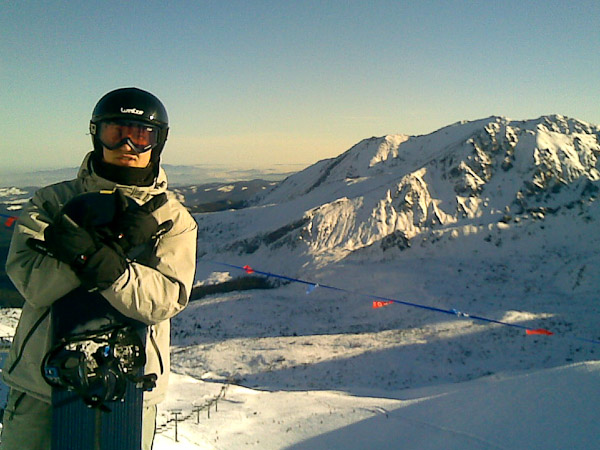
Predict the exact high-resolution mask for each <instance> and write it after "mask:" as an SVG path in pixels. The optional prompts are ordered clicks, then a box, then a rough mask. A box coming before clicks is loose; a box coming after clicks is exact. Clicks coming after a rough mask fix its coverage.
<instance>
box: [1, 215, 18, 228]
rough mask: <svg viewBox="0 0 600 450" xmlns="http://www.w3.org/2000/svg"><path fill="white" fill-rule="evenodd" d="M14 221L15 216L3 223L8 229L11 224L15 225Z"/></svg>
mask: <svg viewBox="0 0 600 450" xmlns="http://www.w3.org/2000/svg"><path fill="white" fill-rule="evenodd" d="M16 220H17V218H16V217H15V216H12V217H9V218H8V219H6V222H4V225H6V226H7V227H8V228H10V227H12V226H13V224H14V223H15V221H16Z"/></svg>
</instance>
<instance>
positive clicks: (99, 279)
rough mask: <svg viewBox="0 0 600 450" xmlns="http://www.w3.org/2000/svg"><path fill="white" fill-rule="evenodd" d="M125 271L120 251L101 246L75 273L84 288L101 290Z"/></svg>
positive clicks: (125, 266)
mask: <svg viewBox="0 0 600 450" xmlns="http://www.w3.org/2000/svg"><path fill="white" fill-rule="evenodd" d="M126 270H127V259H126V258H125V255H124V254H123V253H122V252H121V251H120V249H114V248H112V247H109V246H108V245H104V244H102V245H101V246H100V248H99V249H98V250H97V251H96V252H95V253H94V254H92V255H90V256H89V258H88V259H87V261H86V263H85V264H84V265H83V266H82V267H80V268H79V269H78V270H76V272H77V276H78V277H79V279H80V280H81V284H82V285H83V286H84V287H85V288H87V289H93V288H98V289H100V290H103V289H106V288H108V287H109V286H111V285H112V284H113V283H114V282H115V281H116V280H117V278H119V277H120V276H121V275H122V274H123V273H124V272H125V271H126Z"/></svg>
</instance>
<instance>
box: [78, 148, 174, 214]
mask: <svg viewBox="0 0 600 450" xmlns="http://www.w3.org/2000/svg"><path fill="white" fill-rule="evenodd" d="M91 156H92V152H90V153H88V154H87V155H86V156H85V158H84V160H83V162H82V163H81V167H80V168H79V173H78V174H77V178H78V179H79V180H81V182H82V184H83V187H84V189H85V191H87V192H94V191H102V190H111V191H112V190H114V189H116V188H118V189H119V190H120V191H122V192H123V193H124V194H125V195H127V196H129V197H131V198H133V199H135V200H137V201H138V202H140V203H145V202H146V201H147V200H148V199H149V198H150V197H153V196H155V195H158V194H161V193H163V192H165V191H166V190H167V174H166V173H165V171H164V170H163V168H162V167H161V168H159V171H158V176H157V177H156V179H155V180H154V184H152V185H151V186H129V185H123V184H118V183H115V182H113V181H110V180H107V179H106V178H102V177H101V176H99V175H98V174H96V173H95V172H94V170H93V167H92V163H91Z"/></svg>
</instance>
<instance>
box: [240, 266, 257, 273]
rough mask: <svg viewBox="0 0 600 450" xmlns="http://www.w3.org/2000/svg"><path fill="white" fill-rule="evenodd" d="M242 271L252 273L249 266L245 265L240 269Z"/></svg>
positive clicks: (252, 270)
mask: <svg viewBox="0 0 600 450" xmlns="http://www.w3.org/2000/svg"><path fill="white" fill-rule="evenodd" d="M242 269H244V270H245V271H246V273H254V269H253V268H252V267H250V266H249V265H245V266H244V267H242Z"/></svg>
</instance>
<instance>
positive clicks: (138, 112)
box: [121, 107, 144, 116]
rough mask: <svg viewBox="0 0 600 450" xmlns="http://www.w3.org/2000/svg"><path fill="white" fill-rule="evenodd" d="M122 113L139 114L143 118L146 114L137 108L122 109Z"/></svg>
mask: <svg viewBox="0 0 600 450" xmlns="http://www.w3.org/2000/svg"><path fill="white" fill-rule="evenodd" d="M121 112H122V113H123V114H137V115H138V116H141V115H142V114H144V111H140V110H139V109H135V108H127V109H125V108H123V107H121Z"/></svg>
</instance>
